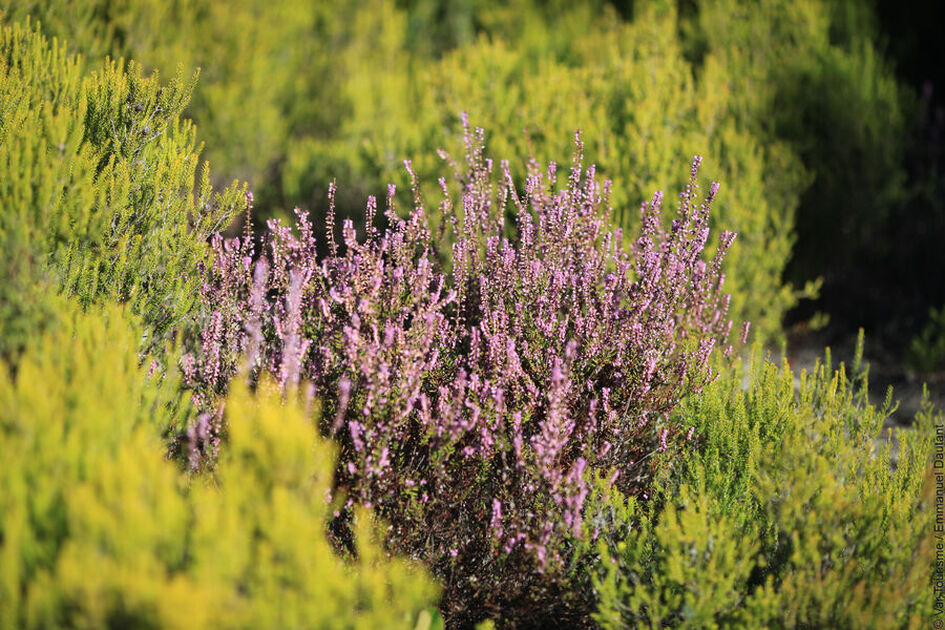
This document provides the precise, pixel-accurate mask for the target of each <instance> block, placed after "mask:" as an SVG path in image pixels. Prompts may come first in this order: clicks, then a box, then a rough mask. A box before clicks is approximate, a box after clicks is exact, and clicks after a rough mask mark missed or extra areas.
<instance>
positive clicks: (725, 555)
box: [597, 354, 945, 629]
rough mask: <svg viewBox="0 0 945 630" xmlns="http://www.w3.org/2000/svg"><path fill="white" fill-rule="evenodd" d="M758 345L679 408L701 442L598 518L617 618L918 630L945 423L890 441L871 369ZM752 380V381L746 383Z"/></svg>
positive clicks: (603, 584) (610, 616)
mask: <svg viewBox="0 0 945 630" xmlns="http://www.w3.org/2000/svg"><path fill="white" fill-rule="evenodd" d="M853 374H854V376H853V377H852V378H850V377H848V376H847V374H846V372H845V369H844V367H843V366H842V365H841V366H840V368H839V369H838V370H833V369H832V368H831V366H830V359H829V354H828V358H827V362H826V364H820V365H817V366H816V367H815V368H814V369H813V370H812V371H811V372H810V373H806V372H802V373H801V374H800V375H796V374H794V373H793V372H792V370H791V369H790V368H789V367H787V366H784V367H782V368H780V369H779V368H778V367H776V366H775V365H773V364H771V363H769V362H767V361H762V360H761V359H760V356H759V355H758V354H756V355H755V356H754V357H753V359H752V361H751V363H750V365H749V367H747V369H745V370H744V371H742V370H730V371H726V372H724V373H723V374H722V376H721V378H719V379H718V380H717V381H716V382H715V383H713V384H712V385H710V386H709V387H707V388H706V389H705V390H703V392H702V395H701V396H698V397H691V398H688V399H687V400H686V401H685V403H684V404H682V405H680V406H679V407H678V408H677V411H676V412H675V415H676V416H677V417H678V420H679V422H682V423H691V425H692V427H693V429H692V434H691V435H692V439H693V441H694V442H695V446H694V448H691V449H686V450H685V451H683V452H682V453H681V463H678V464H677V465H675V466H672V467H667V468H665V469H664V475H663V476H662V477H661V478H660V479H659V480H658V481H657V484H656V487H655V488H654V496H653V497H651V502H650V503H649V504H642V503H640V502H639V501H638V500H637V499H634V498H630V499H625V498H624V497H621V496H619V495H614V496H613V497H612V501H611V507H612V512H611V513H610V517H609V519H605V520H604V521H602V522H601V523H600V524H599V525H598V526H599V527H600V528H601V530H602V531H605V532H606V534H605V535H604V537H605V540H606V543H604V544H603V545H602V548H601V554H602V562H601V578H600V581H599V587H600V592H601V602H600V611H599V613H598V616H597V619H598V621H599V622H601V624H602V625H603V626H605V627H626V626H628V625H629V626H635V625H636V626H640V627H653V628H658V627H667V626H668V627H679V628H760V627H777V628H780V627H788V628H790V627H827V628H877V629H880V628H914V627H919V624H920V622H921V620H922V619H924V618H926V617H927V616H928V615H930V614H932V613H929V612H928V611H931V610H933V601H932V600H933V589H932V568H933V564H934V561H935V556H934V545H933V533H932V532H933V514H934V510H933V509H932V502H933V498H932V490H933V486H934V484H933V482H932V476H931V462H932V449H933V431H934V429H933V425H936V424H937V425H940V424H942V423H943V421H945V418H943V417H942V416H941V415H940V414H939V415H935V414H934V413H933V411H932V409H931V408H930V406H928V405H927V404H926V405H924V406H923V408H922V410H921V411H920V412H919V413H918V416H917V418H916V423H915V428H913V429H909V430H901V431H899V432H898V433H897V438H898V453H897V457H896V458H895V459H893V444H892V443H891V442H890V441H877V436H878V435H879V433H880V427H881V425H882V421H883V419H884V417H885V416H886V415H887V413H888V412H889V408H888V404H889V402H888V401H887V407H884V408H883V409H882V410H877V409H875V408H874V407H873V406H872V405H870V404H869V403H868V401H867V384H866V375H865V373H861V372H859V366H858V365H854V366H853ZM746 385H747V387H746Z"/></svg>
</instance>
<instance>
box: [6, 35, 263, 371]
mask: <svg viewBox="0 0 945 630" xmlns="http://www.w3.org/2000/svg"><path fill="white" fill-rule="evenodd" d="M194 82H195V78H190V79H187V78H185V77H184V76H183V75H180V74H178V76H177V77H175V78H174V79H173V80H172V81H170V82H168V83H167V84H163V85H162V84H161V82H160V81H159V80H158V78H157V76H152V77H143V76H141V75H140V73H139V71H138V69H137V67H135V66H134V65H132V66H131V67H130V68H129V70H128V71H127V72H125V71H124V70H123V69H122V66H121V64H119V63H116V62H107V63H105V64H104V65H103V66H101V67H99V68H98V69H97V70H96V71H94V72H92V73H90V74H86V73H83V72H82V63H81V59H79V58H76V57H73V56H70V55H68V54H67V53H66V50H65V48H64V47H63V46H62V45H61V44H59V43H58V42H56V41H52V42H50V41H47V40H46V39H45V38H44V37H43V36H42V35H40V34H38V33H37V32H35V31H34V30H33V28H32V26H30V25H29V24H27V25H25V26H24V25H13V26H10V27H7V28H5V29H3V31H2V33H0V172H2V173H3V174H4V175H3V177H0V206H2V207H3V209H4V211H3V213H2V214H0V267H2V268H3V271H4V278H5V280H6V281H5V282H4V283H3V285H2V293H0V356H3V355H6V356H11V355H13V354H15V353H16V352H17V351H18V350H19V349H20V348H22V346H23V345H24V343H25V342H26V340H27V339H28V338H29V337H30V336H31V335H32V334H35V332H36V331H38V330H40V329H41V328H42V322H43V321H45V319H48V317H49V313H50V312H51V311H50V309H49V307H48V301H49V298H47V294H49V293H54V292H57V291H62V292H64V293H65V294H68V295H74V296H76V297H77V298H78V300H79V301H80V303H82V304H83V305H89V304H92V303H95V302H99V301H101V300H103V299H107V300H113V301H120V302H124V301H129V302H131V304H132V305H133V307H134V310H135V312H137V313H140V314H141V315H142V317H143V319H144V323H145V325H146V326H147V329H148V330H149V331H150V333H152V334H154V335H157V336H161V335H162V334H163V333H165V332H166V331H167V330H169V329H170V328H171V327H173V326H174V325H176V324H178V323H179V322H180V321H181V320H182V318H184V317H185V316H187V315H188V314H189V313H190V311H191V310H192V309H193V308H194V306H195V296H196V289H197V285H196V282H197V265H198V263H199V262H200V261H201V260H202V259H203V257H204V255H205V254H206V243H205V241H206V239H207V237H208V236H209V235H210V234H212V233H214V232H216V231H217V230H219V229H221V228H222V227H224V226H225V225H226V223H227V221H229V219H230V218H231V217H232V216H233V215H234V213H236V212H237V211H239V210H241V209H243V208H244V207H245V204H246V201H245V198H244V194H243V190H242V189H240V188H239V187H237V186H233V187H232V188H230V189H229V190H228V191H227V192H225V193H223V194H222V195H220V194H216V193H214V192H213V191H212V189H211V187H210V183H209V173H208V171H207V169H206V168H204V169H203V171H202V172H201V174H200V177H199V179H198V178H197V168H198V152H199V146H198V145H197V141H196V137H195V130H194V127H193V125H192V124H191V123H189V122H187V121H182V120H181V119H180V113H181V111H182V110H183V109H184V107H185V106H186V104H187V101H188V99H189V98H190V94H191V91H192V90H193V87H194ZM195 183H196V194H195V192H194V190H195V189H194V186H195Z"/></svg>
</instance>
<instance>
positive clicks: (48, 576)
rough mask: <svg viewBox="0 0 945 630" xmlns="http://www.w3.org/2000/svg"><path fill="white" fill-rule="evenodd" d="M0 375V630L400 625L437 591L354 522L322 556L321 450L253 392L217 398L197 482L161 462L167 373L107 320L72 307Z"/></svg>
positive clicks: (292, 414)
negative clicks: (343, 552) (217, 417)
mask: <svg viewBox="0 0 945 630" xmlns="http://www.w3.org/2000/svg"><path fill="white" fill-rule="evenodd" d="M62 321H63V326H62V327H61V328H60V329H59V330H57V331H55V332H50V333H48V334H46V335H44V336H42V337H41V338H38V339H36V340H35V341H34V342H32V343H30V344H29V347H28V349H27V350H26V352H25V355H24V357H23V358H22V361H21V362H20V364H19V366H18V368H17V374H16V376H12V375H11V374H10V370H9V368H8V366H6V365H0V460H2V461H3V474H2V475H0V627H2V628H11V629H12V628H107V627H121V628H188V629H192V628H289V627H291V628H393V627H404V628H411V627H414V624H415V623H416V621H417V619H418V615H420V614H423V615H429V613H428V612H422V611H424V610H425V609H427V608H430V607H431V606H433V605H434V604H435V601H436V599H435V598H436V595H437V588H436V587H435V586H434V585H433V583H432V582H431V580H430V579H429V578H427V577H426V575H425V574H424V573H423V572H422V571H420V570H419V569H418V568H416V567H414V566H413V565H411V564H409V563H407V562H405V561H402V560H396V559H395V560H389V559H388V558H387V555H386V553H385V552H384V551H383V549H382V548H381V546H380V542H379V538H378V535H377V531H376V527H375V526H374V525H372V521H371V518H370V514H369V513H367V512H366V511H359V512H358V514H357V517H356V526H355V531H356V534H355V537H354V542H353V547H354V549H355V553H354V554H353V555H351V556H349V557H347V558H346V559H344V560H342V559H341V558H339V557H338V556H337V554H336V550H335V549H333V547H332V545H331V544H330V543H329V542H328V538H327V536H326V531H327V529H326V527H327V524H328V519H329V518H330V511H331V506H330V504H329V502H328V499H327V498H326V496H327V493H328V492H329V491H330V488H331V479H332V470H333V464H334V461H335V448H334V447H332V446H330V445H329V443H328V442H326V441H324V440H322V439H320V438H318V437H317V436H316V433H315V431H314V429H313V426H312V424H311V421H310V420H309V419H308V418H307V417H306V415H305V414H303V411H302V409H301V408H300V407H299V406H297V405H295V404H288V405H284V404H283V403H282V399H281V397H280V395H279V394H278V393H277V392H276V391H275V390H274V388H273V387H272V386H270V385H268V384H265V383H264V384H261V385H260V387H259V391H258V392H257V394H256V395H255V396H253V395H250V394H249V393H248V392H247V390H246V388H245V387H244V386H241V385H238V386H236V387H234V389H233V391H232V393H231V395H230V397H229V398H228V399H227V404H226V419H227V427H228V436H227V448H226V449H225V451H224V452H223V453H222V454H221V456H220V459H219V462H218V467H217V469H216V471H215V472H214V474H213V475H212V476H209V475H196V476H192V477H191V476H188V475H184V474H181V472H180V471H179V469H178V467H177V466H175V465H174V464H173V463H172V462H169V461H167V460H166V459H165V458H164V457H163V456H162V453H163V451H164V446H163V444H162V441H161V439H160V429H161V428H162V426H168V425H172V424H175V425H176V424H179V423H181V422H182V420H181V418H182V417H183V416H182V413H183V412H184V411H186V409H182V408H181V406H180V404H179V399H178V397H179V394H178V388H177V385H176V381H175V378H174V376H173V374H162V373H161V368H160V367H159V366H157V365H156V364H155V365H152V366H143V367H140V368H139V367H138V363H139V359H138V355H137V352H136V348H137V343H138V335H137V333H135V332H134V330H133V328H132V327H131V326H129V325H128V322H127V320H126V318H125V317H124V316H123V315H122V313H121V312H119V311H118V310H116V309H108V310H104V311H100V310H98V309H92V311H91V312H90V314H88V315H79V314H76V309H72V310H69V311H67V312H66V313H64V314H63V315H62ZM149 374H150V376H149Z"/></svg>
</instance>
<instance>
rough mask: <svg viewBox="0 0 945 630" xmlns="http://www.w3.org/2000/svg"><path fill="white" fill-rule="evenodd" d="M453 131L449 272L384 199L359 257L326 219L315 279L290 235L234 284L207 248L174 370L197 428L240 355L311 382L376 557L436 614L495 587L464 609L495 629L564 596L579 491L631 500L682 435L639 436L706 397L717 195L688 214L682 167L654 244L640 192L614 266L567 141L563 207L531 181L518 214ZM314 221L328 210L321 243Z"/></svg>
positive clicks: (472, 143) (595, 188)
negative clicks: (457, 145) (194, 343)
mask: <svg viewBox="0 0 945 630" xmlns="http://www.w3.org/2000/svg"><path fill="white" fill-rule="evenodd" d="M463 125H464V134H465V140H466V158H467V165H468V173H467V174H466V176H465V177H463V178H461V179H460V181H461V182H463V183H464V188H463V189H462V190H461V195H462V196H461V198H460V199H457V200H450V199H444V201H443V202H442V203H441V204H440V207H441V208H442V209H443V210H444V212H446V213H448V214H447V216H446V217H445V218H444V220H443V226H444V228H443V229H444V230H445V234H444V235H443V236H444V240H445V241H446V242H452V243H453V249H452V259H451V260H450V261H448V264H447V265H445V266H444V267H441V266H440V264H439V263H438V261H437V259H436V257H435V255H434V252H435V251H436V247H435V242H434V241H433V236H432V234H433V232H432V230H431V229H430V227H429V224H428V219H427V217H428V216H429V214H430V213H427V212H425V211H424V209H423V208H422V205H421V201H420V200H417V207H415V208H414V209H413V210H412V211H411V212H410V214H409V217H407V218H406V219H404V218H401V217H399V216H398V215H397V213H396V211H395V209H394V208H393V197H394V192H395V191H394V188H393V187H390V188H389V190H388V211H387V213H388V217H389V219H390V220H389V222H388V228H387V230H386V231H385V232H384V233H383V234H378V233H377V231H375V229H374V228H373V227H372V221H371V220H370V218H371V216H372V215H373V213H374V212H375V208H376V204H375V202H373V201H369V203H368V204H367V206H366V208H367V211H366V214H367V215H368V217H367V218H368V221H367V222H366V225H367V234H365V235H364V242H363V244H362V243H358V235H357V234H356V233H355V228H354V223H353V222H352V221H351V220H346V221H345V223H344V226H343V230H342V234H343V238H344V242H345V244H346V246H347V247H346V249H345V252H344V254H343V255H341V254H339V253H338V251H337V247H335V246H333V245H331V240H330V247H329V251H330V255H329V256H328V257H327V258H325V259H324V260H321V261H318V260H317V259H316V257H315V255H314V251H315V247H314V238H313V237H312V236H311V226H310V225H308V223H307V218H306V217H305V216H304V215H301V214H300V215H299V229H298V230H296V231H295V232H293V231H292V230H290V229H288V228H286V227H284V226H282V225H281V224H280V223H278V222H271V223H270V230H269V233H268V234H267V235H266V236H265V238H264V245H265V247H264V250H263V251H264V252H267V253H268V254H267V257H264V258H263V259H261V261H260V263H259V264H257V267H256V273H255V274H254V275H253V277H252V278H250V274H248V273H246V272H245V268H246V267H245V263H244V262H243V258H244V254H243V253H241V252H242V250H241V247H238V246H237V244H236V243H233V242H224V241H223V240H222V239H215V240H214V247H213V254H214V262H213V264H212V265H210V266H209V267H208V268H207V270H206V274H205V287H204V294H203V298H204V300H205V302H206V304H207V306H208V308H209V309H210V311H211V312H212V313H213V315H212V316H211V317H210V318H209V319H208V321H207V322H206V325H205V327H204V329H203V330H202V331H201V333H200V351H199V353H198V355H197V357H190V358H189V359H188V362H187V364H186V365H183V362H182V371H183V372H184V375H185V378H186V379H187V380H188V382H189V383H190V384H191V386H192V387H193V388H194V389H195V392H194V400H195V402H197V403H198V404H200V405H202V406H204V407H205V408H206V411H208V412H211V416H209V417H216V416H214V415H213V414H212V412H213V411H214V410H215V409H214V407H213V405H214V400H215V396H216V394H217V393H218V392H221V391H222V390H223V388H224V386H225V383H226V382H227V381H228V379H229V378H230V377H231V376H232V375H233V373H234V372H235V370H236V367H237V366H238V365H239V353H241V352H245V351H249V352H250V353H251V357H253V359H252V360H253V362H252V365H255V366H258V369H260V370H263V369H264V370H268V371H270V372H273V373H274V374H276V375H277V376H278V378H279V380H280V381H281V382H282V383H283V384H286V385H291V384H293V383H294V382H296V380H297V379H299V380H305V381H308V382H309V383H311V385H312V387H313V392H314V394H315V395H316V396H318V397H319V398H320V399H322V400H323V401H324V403H325V405H326V408H327V409H330V410H333V411H334V412H333V413H328V414H325V415H324V419H323V422H326V426H324V427H323V429H324V430H325V431H326V432H330V433H331V434H332V435H333V436H335V438H336V440H337V441H338V442H339V444H340V452H341V462H342V463H341V464H340V466H339V469H338V471H337V474H338V483H339V484H341V485H342V486H344V488H343V490H344V492H346V493H347V495H348V496H349V497H351V499H352V500H354V501H359V502H361V503H362V504H368V503H370V504H372V505H374V506H376V507H377V509H378V510H379V511H380V513H381V514H382V515H383V516H384V517H385V518H386V519H387V521H388V522H389V523H390V527H391V529H390V533H389V536H390V538H389V542H390V543H391V545H393V546H394V547H396V548H398V549H399V550H401V551H404V552H406V553H409V554H411V555H413V556H415V557H421V558H424V559H426V560H427V561H428V562H429V563H430V564H431V565H433V566H443V567H445V566H449V567H450V569H449V571H450V579H449V584H453V585H454V586H448V587H447V589H448V590H447V593H446V598H447V602H450V601H459V600H460V599H461V597H462V595H463V592H464V589H466V588H467V586H468V582H467V581H466V580H467V578H468V577H470V576H472V575H474V574H475V571H476V570H477V569H476V567H479V566H481V565H482V563H484V562H488V563H491V564H494V565H495V566H496V567H497V568H496V571H497V572H498V573H497V574H496V575H498V576H500V577H501V578H502V579H501V580H499V581H497V582H496V586H495V588H492V589H490V588H489V587H485V589H486V590H485V591H483V594H482V597H483V598H484V602H485V603H483V604H482V605H483V606H487V607H490V608H491V609H501V608H505V607H510V608H514V607H515V606H516V605H517V603H518V600H519V599H521V598H523V597H533V596H534V594H533V593H526V592H524V591H523V590H520V589H522V588H525V587H524V586H521V587H520V586H518V585H525V584H532V583H533V582H534V580H536V579H541V580H545V581H550V582H549V583H554V581H555V580H565V581H566V580H567V576H566V571H565V569H564V568H563V567H564V566H566V565H567V564H568V562H570V560H571V557H570V554H571V553H573V551H572V550H573V549H574V546H573V545H572V544H571V542H569V541H571V539H572V538H573V537H574V536H575V535H577V534H576V533H577V532H579V531H580V528H581V523H583V522H587V519H588V518H589V517H591V516H593V515H589V514H587V510H588V505H587V501H586V497H587V493H588V487H587V478H588V475H598V474H599V475H602V476H608V477H609V478H610V479H611V481H612V483H617V485H618V486H619V487H620V488H621V490H623V491H624V492H627V493H630V494H638V493H642V492H643V491H644V489H645V488H646V479H647V475H648V472H649V469H648V468H647V467H648V466H650V463H649V462H650V461H652V460H650V459H648V458H647V454H649V453H652V452H653V451H654V450H657V449H660V448H663V449H670V447H671V446H673V445H676V444H677V443H679V444H681V445H682V448H686V445H685V440H684V438H685V437H686V436H685V433H684V431H683V430H682V429H678V430H676V429H673V430H669V429H668V428H667V427H666V426H665V422H662V423H657V422H653V421H652V420H648V419H653V418H657V417H662V416H664V415H665V414H666V413H667V412H668V411H669V410H671V409H672V408H673V406H674V405H675V404H676V403H677V402H678V401H679V400H680V398H681V397H682V396H684V395H685V394H686V393H688V392H690V391H698V390H699V389H700V388H701V387H703V386H704V385H705V384H706V383H708V381H709V380H710V379H711V378H712V376H711V372H710V370H709V366H708V364H709V355H710V353H711V352H712V351H713V348H715V347H716V346H720V343H721V346H720V347H723V348H724V347H725V343H722V342H725V341H727V340H726V337H727V335H728V330H729V326H730V324H729V322H728V320H727V319H726V317H725V312H726V308H727V304H728V302H727V299H726V296H723V295H722V294H721V293H720V282H721V279H722V275H721V271H720V267H719V264H718V263H719V262H720V259H721V256H722V255H723V254H724V250H725V248H726V247H727V246H728V244H730V242H731V238H732V235H729V234H726V235H724V237H723V239H722V244H721V246H720V247H719V251H718V254H717V258H716V260H715V261H713V262H712V263H710V264H706V262H705V261H704V260H703V258H704V256H703V251H702V250H703V247H704V245H705V238H706V234H707V228H708V223H707V217H706V216H705V215H706V214H707V213H708V210H709V201H711V199H710V198H711V197H712V196H714V194H715V191H716V188H715V187H713V188H712V191H711V192H710V194H709V197H710V198H707V199H706V200H705V202H704V203H702V204H701V205H699V203H698V202H697V201H696V200H695V199H693V198H692V195H694V191H695V189H696V181H695V174H696V171H697V168H698V164H699V159H698V158H697V159H696V160H694V162H693V169H692V174H693V177H692V181H691V182H690V185H689V186H688V187H687V190H686V191H685V192H684V194H683V196H682V198H681V199H682V202H681V206H680V216H678V217H677V218H676V221H675V222H674V228H673V230H672V231H671V232H669V233H667V232H666V231H665V230H664V229H663V225H664V221H663V217H662V212H663V208H662V205H663V203H662V195H661V194H659V193H657V194H656V195H654V197H653V201H652V203H651V204H644V206H643V217H644V220H643V225H642V229H641V234H640V236H639V238H638V239H637V240H636V242H635V243H634V245H633V247H632V249H631V251H630V252H629V253H628V252H627V251H626V250H625V248H624V247H623V246H622V244H621V233H620V232H619V231H608V230H607V229H606V227H605V226H606V225H607V221H608V218H609V217H610V216H612V210H611V208H610V207H609V206H608V205H607V203H608V201H607V199H608V196H607V194H606V192H605V193H604V194H601V188H600V183H599V182H598V181H597V180H596V178H595V177H594V176H593V175H592V174H588V173H587V172H585V171H584V170H583V166H582V164H583V154H582V151H583V148H582V145H581V139H580V136H579V135H578V136H576V149H575V157H574V162H573V164H574V167H573V169H572V171H571V173H570V177H569V179H568V182H567V184H566V186H567V187H566V188H565V189H564V190H560V191H555V186H556V183H555V168H554V166H549V167H548V168H547V169H543V168H541V167H540V165H538V164H537V163H536V164H530V165H529V167H528V173H529V174H528V179H527V181H526V182H525V196H524V198H522V197H520V196H519V195H518V194H517V191H516V190H515V186H514V182H513V181H512V178H511V176H510V174H509V169H508V168H507V166H506V164H504V163H497V164H498V165H499V168H498V169H497V171H498V172H497V173H492V172H491V169H492V163H491V161H490V160H487V159H485V158H484V156H483V142H484V139H483V135H482V133H481V131H480V130H475V131H472V130H470V127H469V122H468V119H467V118H466V117H464V120H463ZM406 166H407V168H408V171H409V170H410V166H409V163H407V165H406ZM441 188H442V191H443V193H444V196H448V193H449V188H448V187H447V186H446V184H445V182H441ZM334 194H335V189H334V186H333V185H332V186H330V188H329V203H330V204H333V199H334ZM506 215H508V216H510V217H512V218H513V219H514V225H515V226H516V230H515V231H514V232H515V237H514V238H509V237H508V232H507V230H506V229H505V224H504V220H505V216H506ZM332 221H334V218H333V213H332V211H331V208H330V209H329V219H328V221H327V222H328V223H329V225H326V228H327V231H328V233H329V235H331V234H332V233H333V228H332V225H331V223H330V222H332ZM329 238H330V239H331V236H329ZM244 246H245V243H244ZM260 335H261V338H260ZM211 433H212V431H211ZM619 470H626V471H633V474H624V475H620V474H618V471H619ZM405 480H410V481H411V484H412V485H409V486H408V485H407V484H406V481H405ZM490 513H491V514H492V519H489V518H488V516H486V518H483V516H485V515H488V514H490ZM450 550H456V556H455V559H454V558H452V554H451V553H450ZM493 551H495V553H498V554H499V555H498V556H496V557H493V556H492V555H491V554H492V553H493ZM487 556H488V557H487ZM444 562H445V564H444ZM539 576H540V577H539ZM509 585H512V586H509ZM539 590H540V591H541V589H539ZM541 592H546V591H541ZM553 592H555V590H554V589H550V590H547V593H553ZM549 596H550V595H549ZM448 605H451V604H449V603H447V606H448Z"/></svg>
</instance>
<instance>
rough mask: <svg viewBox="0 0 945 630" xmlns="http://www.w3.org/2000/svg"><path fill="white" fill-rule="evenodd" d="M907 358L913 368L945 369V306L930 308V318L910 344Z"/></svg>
mask: <svg viewBox="0 0 945 630" xmlns="http://www.w3.org/2000/svg"><path fill="white" fill-rule="evenodd" d="M906 360H907V362H908V364H909V367H911V368H912V369H913V370H916V371H918V372H934V371H936V370H945V306H943V307H942V308H940V309H934V308H933V309H929V319H928V321H927V322H926V323H925V326H923V327H922V330H921V332H919V334H918V335H916V336H915V337H914V338H913V339H912V342H911V343H910V344H909V351H908V353H907V355H906Z"/></svg>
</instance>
